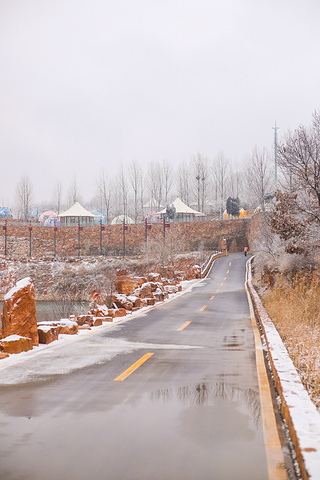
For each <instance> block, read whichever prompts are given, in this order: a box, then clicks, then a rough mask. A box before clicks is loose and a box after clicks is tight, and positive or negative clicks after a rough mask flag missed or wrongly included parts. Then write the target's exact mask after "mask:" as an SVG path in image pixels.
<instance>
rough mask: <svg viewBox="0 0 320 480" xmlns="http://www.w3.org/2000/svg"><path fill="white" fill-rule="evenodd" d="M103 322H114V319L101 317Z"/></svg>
mask: <svg viewBox="0 0 320 480" xmlns="http://www.w3.org/2000/svg"><path fill="white" fill-rule="evenodd" d="M101 320H102V322H112V321H113V318H112V317H101Z"/></svg>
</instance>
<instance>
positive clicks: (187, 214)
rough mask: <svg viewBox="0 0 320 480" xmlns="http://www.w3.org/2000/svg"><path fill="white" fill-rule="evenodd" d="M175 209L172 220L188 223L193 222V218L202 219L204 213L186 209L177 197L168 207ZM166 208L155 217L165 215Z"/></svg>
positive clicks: (186, 206)
mask: <svg viewBox="0 0 320 480" xmlns="http://www.w3.org/2000/svg"><path fill="white" fill-rule="evenodd" d="M172 206H173V207H175V209H176V213H175V218H174V220H176V221H188V220H193V218H194V217H204V216H205V215H204V213H201V212H198V211H197V210H193V208H190V207H188V205H186V204H185V203H183V201H182V200H180V198H179V197H177V198H176V199H175V201H174V202H173V203H172V204H171V205H170V207H172ZM166 210H167V209H166V208H164V209H163V210H160V212H157V214H156V215H157V216H162V215H165V214H166V213H167V212H166Z"/></svg>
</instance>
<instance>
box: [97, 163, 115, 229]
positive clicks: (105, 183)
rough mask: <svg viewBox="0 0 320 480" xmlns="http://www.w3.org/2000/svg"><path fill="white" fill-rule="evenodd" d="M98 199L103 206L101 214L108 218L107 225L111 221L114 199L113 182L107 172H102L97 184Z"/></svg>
mask: <svg viewBox="0 0 320 480" xmlns="http://www.w3.org/2000/svg"><path fill="white" fill-rule="evenodd" d="M97 190H98V197H99V201H100V205H101V213H103V214H104V215H105V217H106V222H107V225H108V224H109V220H110V211H111V198H112V191H113V187H112V182H111V181H110V180H108V178H107V176H106V174H105V172H102V173H101V175H100V177H99V179H98V183H97Z"/></svg>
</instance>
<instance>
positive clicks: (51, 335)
mask: <svg viewBox="0 0 320 480" xmlns="http://www.w3.org/2000/svg"><path fill="white" fill-rule="evenodd" d="M38 334H39V343H45V344H48V343H51V342H54V341H55V340H58V338H59V327H58V326H56V327H55V326H53V325H42V324H39V325H38Z"/></svg>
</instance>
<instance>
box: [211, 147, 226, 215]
mask: <svg viewBox="0 0 320 480" xmlns="http://www.w3.org/2000/svg"><path fill="white" fill-rule="evenodd" d="M212 173H213V184H214V191H215V195H214V196H215V204H216V209H217V210H218V211H219V213H220V218H222V215H223V210H224V205H225V203H226V200H227V191H228V183H229V181H230V165H229V161H228V159H227V158H226V157H225V156H224V154H223V152H219V153H218V155H217V156H216V158H215V160H214V164H213V169H212Z"/></svg>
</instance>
